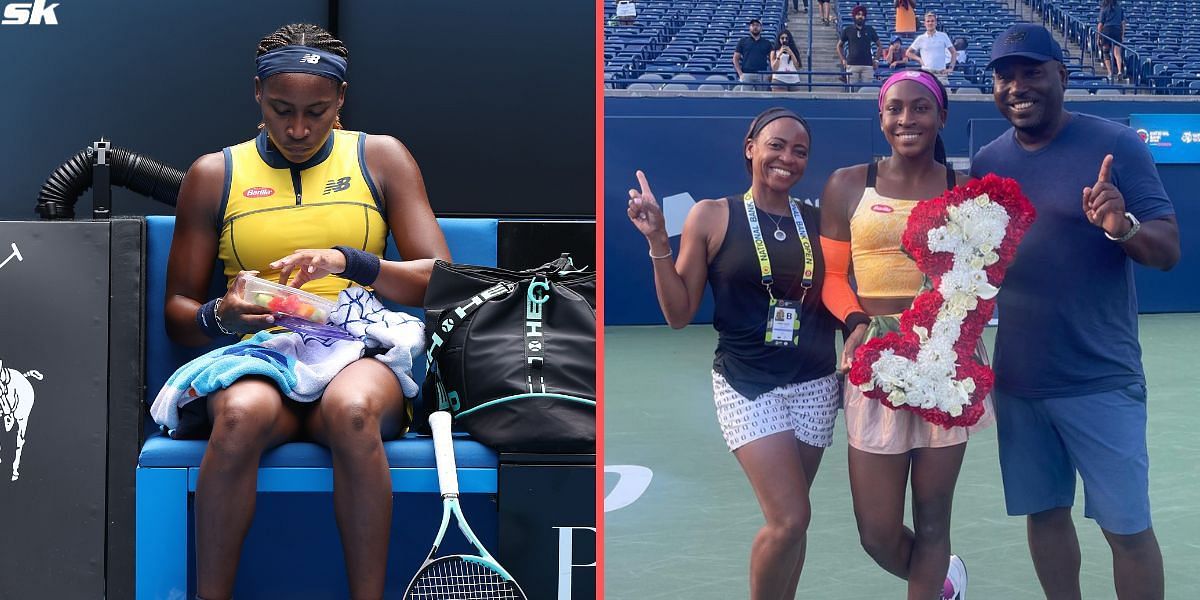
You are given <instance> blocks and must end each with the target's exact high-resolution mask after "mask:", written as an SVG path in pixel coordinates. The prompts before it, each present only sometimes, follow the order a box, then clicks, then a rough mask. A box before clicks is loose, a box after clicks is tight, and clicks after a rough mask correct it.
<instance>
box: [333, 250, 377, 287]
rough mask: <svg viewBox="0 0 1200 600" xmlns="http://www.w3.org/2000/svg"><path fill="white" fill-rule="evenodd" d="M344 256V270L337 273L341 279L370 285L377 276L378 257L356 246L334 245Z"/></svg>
mask: <svg viewBox="0 0 1200 600" xmlns="http://www.w3.org/2000/svg"><path fill="white" fill-rule="evenodd" d="M333 248H334V250H337V251H339V252H341V253H342V255H343V256H345V257H346V270H345V271H342V272H341V273H337V276H338V277H341V278H342V279H349V280H350V281H353V282H354V283H357V284H359V285H371V284H372V283H375V280H376V279H378V278H379V257H378V256H375V255H374V254H371V253H370V252H367V251H366V250H359V249H358V248H351V247H350V246H334V247H333Z"/></svg>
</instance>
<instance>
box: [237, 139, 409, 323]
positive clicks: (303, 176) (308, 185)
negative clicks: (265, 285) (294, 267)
mask: <svg viewBox="0 0 1200 600" xmlns="http://www.w3.org/2000/svg"><path fill="white" fill-rule="evenodd" d="M365 141H366V134H365V133H362V132H358V131H342V130H337V129H335V130H333V132H332V133H331V134H330V136H329V139H328V140H326V142H325V145H324V146H322V147H321V149H320V150H319V151H318V152H317V154H316V155H314V156H313V157H312V158H310V159H309V160H308V161H306V162H305V163H304V164H294V163H291V162H288V160H287V159H285V158H284V157H283V156H282V155H280V154H279V153H278V152H277V151H275V149H274V147H272V146H271V144H270V142H269V141H268V138H267V134H266V131H263V132H261V133H260V134H259V135H258V137H256V138H255V139H252V140H248V141H245V142H242V143H241V144H238V145H236V146H231V147H229V148H225V149H224V154H225V190H224V194H223V197H222V200H221V211H220V213H219V214H220V215H221V223H220V231H221V237H220V244H219V246H218V250H217V256H218V257H219V258H220V259H221V260H222V261H224V262H225V276H226V278H227V279H228V280H229V281H233V277H234V276H236V275H237V273H238V271H240V270H254V271H259V277H262V278H264V279H269V280H271V281H277V280H278V279H279V271H278V270H276V269H271V268H270V267H269V266H268V265H269V264H270V263H271V262H273V261H275V260H278V259H280V258H283V257H284V256H287V255H288V254H290V253H291V252H293V251H295V250H299V249H301V248H332V247H334V246H338V245H344V246H350V247H354V248H360V249H362V250H366V251H367V252H371V253H373V254H376V255H378V256H383V252H384V248H385V247H386V244H387V235H388V228H387V221H386V219H385V217H384V214H383V209H384V207H383V200H382V198H380V196H379V193H378V190H376V188H375V184H374V182H372V181H371V176H370V175H369V174H368V173H367V165H366V161H365V159H364V158H363V147H364V143H365ZM351 285H354V284H353V283H352V282H350V281H347V280H345V279H342V278H340V277H337V276H336V275H330V276H328V277H322V278H321V279H317V280H314V281H310V282H308V283H306V284H304V286H303V289H304V290H305V291H307V292H311V293H314V294H317V295H319V296H323V297H325V298H328V299H330V300H337V295H338V292H340V291H342V290H343V289H345V288H347V287H349V286H351Z"/></svg>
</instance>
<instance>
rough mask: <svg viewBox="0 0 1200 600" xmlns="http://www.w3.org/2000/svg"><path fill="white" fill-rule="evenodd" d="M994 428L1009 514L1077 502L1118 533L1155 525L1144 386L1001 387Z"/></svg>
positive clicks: (996, 402)
mask: <svg viewBox="0 0 1200 600" xmlns="http://www.w3.org/2000/svg"><path fill="white" fill-rule="evenodd" d="M995 406H996V428H997V429H996V433H997V436H998V437H999V443H1000V472H1001V475H1002V478H1003V480H1004V503H1005V507H1006V508H1007V509H1008V514H1009V515H1013V516H1017V515H1029V514H1034V513H1039V512H1042V511H1046V510H1050V509H1053V508H1061V507H1070V506H1071V505H1073V504H1074V502H1075V474H1076V473H1078V474H1079V477H1080V478H1081V479H1083V496H1084V510H1083V514H1084V516H1085V517H1087V518H1089V519H1093V520H1095V521H1096V522H1097V523H1098V524H1099V525H1100V527H1101V528H1102V529H1104V530H1105V531H1107V532H1110V533H1115V534H1118V535H1130V534H1134V533H1140V532H1142V531H1145V530H1147V529H1149V528H1150V459H1149V456H1148V455H1147V453H1146V386H1145V385H1143V384H1141V383H1135V384H1133V385H1130V386H1128V387H1125V388H1121V389H1117V390H1112V391H1107V392H1100V393H1096V394H1087V395H1084V396H1072V397H1063V398H1047V399H1038V400H1026V399H1022V398H1019V397H1013V396H1010V395H1008V394H1003V393H999V392H997V393H996V394H995Z"/></svg>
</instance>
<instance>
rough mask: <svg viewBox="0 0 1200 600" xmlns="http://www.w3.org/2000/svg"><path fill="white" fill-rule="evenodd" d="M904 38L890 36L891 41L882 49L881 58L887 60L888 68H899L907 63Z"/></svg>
mask: <svg viewBox="0 0 1200 600" xmlns="http://www.w3.org/2000/svg"><path fill="white" fill-rule="evenodd" d="M903 41H904V40H902V39H900V36H895V37H893V38H892V43H891V44H889V45H888V47H887V49H885V50H884V51H883V59H884V60H886V61H887V66H888V68H889V69H901V68H904V66H905V65H907V64H908V57H907V56H905V55H904V46H903V44H902V42H903Z"/></svg>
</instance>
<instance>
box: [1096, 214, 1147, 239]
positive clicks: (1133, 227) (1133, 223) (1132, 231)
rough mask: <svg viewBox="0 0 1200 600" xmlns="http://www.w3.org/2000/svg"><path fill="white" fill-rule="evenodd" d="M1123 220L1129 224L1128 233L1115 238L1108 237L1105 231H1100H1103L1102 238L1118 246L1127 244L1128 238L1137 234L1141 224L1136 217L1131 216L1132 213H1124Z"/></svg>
mask: <svg viewBox="0 0 1200 600" xmlns="http://www.w3.org/2000/svg"><path fill="white" fill-rule="evenodd" d="M1125 218H1126V219H1129V223H1130V226H1129V231H1126V232H1125V235H1123V236H1121V237H1115V236H1112V235H1109V234H1108V232H1107V231H1104V230H1103V229H1101V231H1104V237H1106V238H1108V239H1110V240H1112V241H1114V242H1116V243H1118V244H1121V243H1124V242H1128V241H1129V238H1131V237H1133V236H1134V235H1137V232H1138V231H1139V230H1140V229H1141V228H1142V222H1141V221H1139V220H1138V219H1137V217H1135V216H1133V213H1129V212H1127V213H1125Z"/></svg>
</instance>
